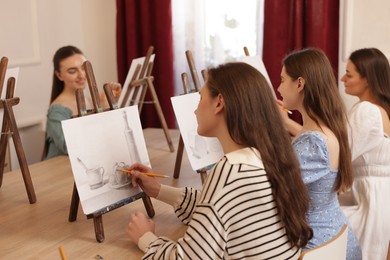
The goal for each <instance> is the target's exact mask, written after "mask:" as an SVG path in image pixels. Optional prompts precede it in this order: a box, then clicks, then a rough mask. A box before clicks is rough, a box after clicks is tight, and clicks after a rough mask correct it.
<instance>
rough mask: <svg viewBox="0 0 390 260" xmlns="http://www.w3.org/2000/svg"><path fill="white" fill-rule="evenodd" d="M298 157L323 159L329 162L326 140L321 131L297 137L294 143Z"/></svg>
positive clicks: (304, 133) (307, 132) (309, 132)
mask: <svg viewBox="0 0 390 260" xmlns="http://www.w3.org/2000/svg"><path fill="white" fill-rule="evenodd" d="M292 145H293V148H294V150H295V152H296V153H297V155H298V156H299V157H300V156H303V157H310V158H314V157H316V158H317V157H318V158H323V159H324V161H325V162H327V161H328V160H329V152H328V146H327V142H326V138H325V137H324V135H323V134H322V133H321V132H319V131H305V132H303V133H301V134H300V135H299V136H297V137H296V138H295V139H294V140H293V142H292Z"/></svg>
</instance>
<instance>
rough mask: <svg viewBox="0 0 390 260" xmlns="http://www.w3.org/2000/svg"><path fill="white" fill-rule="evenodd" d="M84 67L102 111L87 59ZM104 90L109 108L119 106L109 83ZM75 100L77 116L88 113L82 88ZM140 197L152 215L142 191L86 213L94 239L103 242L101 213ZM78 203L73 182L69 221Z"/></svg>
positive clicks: (96, 106) (96, 104)
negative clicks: (93, 231)
mask: <svg viewBox="0 0 390 260" xmlns="http://www.w3.org/2000/svg"><path fill="white" fill-rule="evenodd" d="M84 69H85V72H86V76H87V81H88V85H89V88H90V93H91V96H92V102H93V105H94V112H95V113H100V112H103V108H102V106H101V102H100V98H99V91H98V89H97V86H96V81H95V77H94V74H93V69H92V65H91V63H90V62H89V61H85V62H84ZM104 92H105V94H106V97H107V100H108V103H109V105H110V109H117V108H119V106H118V102H117V101H116V99H115V97H114V95H113V93H112V90H111V86H110V85H109V84H105V85H104ZM76 101H77V108H78V113H79V116H85V115H87V114H88V113H87V108H86V104H85V98H84V92H83V90H82V89H78V90H77V91H76ZM140 198H142V200H143V203H144V205H145V209H146V212H147V214H148V216H149V217H153V216H154V214H155V212H154V208H153V205H152V202H151V200H150V198H149V196H147V195H146V194H145V193H144V192H140V193H138V194H136V195H135V196H132V197H129V198H128V199H126V200H122V201H120V202H118V203H115V204H111V205H109V206H107V207H105V208H103V209H101V210H98V211H96V212H94V213H91V214H88V215H87V219H91V218H92V219H93V224H94V228H95V236H96V240H97V241H98V242H103V241H104V238H105V237H104V228H103V217H102V216H103V214H106V213H108V212H110V211H113V210H114V209H117V208H119V207H122V206H124V205H126V204H129V203H131V202H133V201H135V200H137V199H140ZM79 203H80V197H79V193H78V191H77V186H76V183H74V185H73V192H72V199H71V205H70V211H69V222H74V221H76V219H77V211H78V206H79Z"/></svg>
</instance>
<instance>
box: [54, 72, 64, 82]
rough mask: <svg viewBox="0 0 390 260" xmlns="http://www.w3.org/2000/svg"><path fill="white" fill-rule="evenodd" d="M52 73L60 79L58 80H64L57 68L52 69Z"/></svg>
mask: <svg viewBox="0 0 390 260" xmlns="http://www.w3.org/2000/svg"><path fill="white" fill-rule="evenodd" d="M54 74H55V75H56V77H57V78H58V79H59V80H60V81H64V80H63V79H62V77H61V73H60V72H59V71H57V70H55V71H54Z"/></svg>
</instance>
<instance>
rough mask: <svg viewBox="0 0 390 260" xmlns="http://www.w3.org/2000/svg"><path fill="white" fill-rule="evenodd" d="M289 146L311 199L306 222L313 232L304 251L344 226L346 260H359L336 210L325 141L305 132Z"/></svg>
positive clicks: (333, 179) (332, 173) (356, 247)
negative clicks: (294, 155) (293, 152)
mask: <svg viewBox="0 0 390 260" xmlns="http://www.w3.org/2000/svg"><path fill="white" fill-rule="evenodd" d="M292 145H293V148H294V150H295V152H296V154H297V156H298V160H299V163H300V165H301V172H302V178H303V182H304V183H305V184H306V185H307V187H308V191H309V196H310V199H311V205H310V209H309V211H308V213H307V218H308V222H309V224H310V225H311V227H312V229H313V238H312V239H311V240H310V241H309V242H308V244H307V245H306V247H305V248H304V250H305V249H309V248H313V247H316V246H319V245H322V244H324V243H325V242H327V241H329V240H330V239H331V238H333V237H334V236H336V235H337V233H338V232H339V231H340V230H341V228H342V226H343V225H344V224H346V223H347V224H348V244H347V259H348V260H352V259H353V260H355V259H361V258H362V256H361V250H360V246H359V242H358V240H357V238H356V236H355V235H354V233H353V231H352V229H351V226H350V225H349V223H348V220H347V218H346V217H345V215H344V213H343V212H342V211H341V209H340V205H339V202H338V199H337V192H335V191H334V189H333V187H334V184H335V182H336V176H337V170H333V169H331V168H330V161H329V154H328V148H327V145H326V140H325V139H324V137H323V136H322V135H321V134H320V133H319V132H315V131H307V132H304V133H303V134H301V135H300V136H298V137H297V138H296V139H295V140H294V141H293V143H292Z"/></svg>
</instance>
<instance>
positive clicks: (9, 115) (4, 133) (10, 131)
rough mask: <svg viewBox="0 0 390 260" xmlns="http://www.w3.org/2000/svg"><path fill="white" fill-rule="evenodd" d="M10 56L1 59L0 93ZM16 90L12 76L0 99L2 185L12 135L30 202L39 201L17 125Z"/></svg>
mask: <svg viewBox="0 0 390 260" xmlns="http://www.w3.org/2000/svg"><path fill="white" fill-rule="evenodd" d="M7 65H8V58H7V57H3V58H2V59H1V61H0V94H1V93H2V91H3V84H4V80H5V73H6V71H7ZM14 91H15V78H13V77H11V78H9V79H8V81H7V90H6V97H5V99H1V100H0V106H1V107H0V108H2V109H4V113H3V125H2V129H1V138H0V187H1V185H2V183H3V174H4V164H5V156H6V151H7V145H8V135H11V136H12V140H13V142H14V145H15V151H16V155H17V157H18V161H19V165H20V169H21V171H22V176H23V180H24V185H25V186H26V191H27V195H28V199H29V201H30V204H33V203H35V202H36V201H37V199H36V196H35V191H34V186H33V183H32V180H31V175H30V171H29V169H28V164H27V160H26V155H25V153H24V150H23V146H22V141H21V139H20V135H19V130H18V126H17V125H16V120H15V115H14V112H13V109H12V107H13V106H15V105H17V104H19V101H20V99H19V98H18V97H14Z"/></svg>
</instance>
